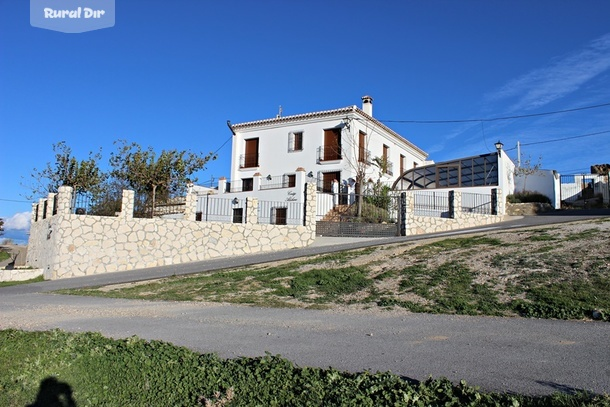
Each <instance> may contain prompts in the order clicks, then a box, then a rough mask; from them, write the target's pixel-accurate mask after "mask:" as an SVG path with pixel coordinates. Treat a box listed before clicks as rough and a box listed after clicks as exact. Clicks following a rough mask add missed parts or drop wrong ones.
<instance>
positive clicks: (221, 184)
mask: <svg viewBox="0 0 610 407" xmlns="http://www.w3.org/2000/svg"><path fill="white" fill-rule="evenodd" d="M225 192H227V179H226V178H225V177H220V178H218V194H219V195H222V194H224V193H225Z"/></svg>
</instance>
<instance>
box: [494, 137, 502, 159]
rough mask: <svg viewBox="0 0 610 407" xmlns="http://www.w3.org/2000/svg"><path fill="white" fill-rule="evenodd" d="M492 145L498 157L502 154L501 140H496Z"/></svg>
mask: <svg viewBox="0 0 610 407" xmlns="http://www.w3.org/2000/svg"><path fill="white" fill-rule="evenodd" d="M494 146H496V150H497V151H498V157H500V156H501V155H502V147H504V144H502V142H501V141H500V140H498V141H496V143H495V144H494Z"/></svg>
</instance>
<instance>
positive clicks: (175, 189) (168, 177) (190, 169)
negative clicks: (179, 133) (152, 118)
mask: <svg viewBox="0 0 610 407" xmlns="http://www.w3.org/2000/svg"><path fill="white" fill-rule="evenodd" d="M115 145H117V146H118V147H117V152H116V153H113V154H111V157H110V165H111V166H112V168H113V169H112V172H111V175H112V176H113V177H114V178H116V179H117V180H121V181H124V182H126V183H127V185H128V186H129V187H131V188H132V189H133V190H134V191H136V192H139V193H150V194H151V206H152V213H154V208H155V201H156V199H157V195H159V194H165V195H166V196H170V195H175V194H178V193H182V192H184V191H185V189H186V187H187V185H189V184H190V183H194V182H197V178H194V177H192V174H193V173H195V172H197V171H200V170H203V169H204V168H205V166H206V164H207V163H208V161H210V160H215V159H216V155H214V154H213V153H209V154H208V155H205V156H204V155H202V154H195V153H192V152H187V151H178V150H175V149H173V150H163V151H161V153H160V154H158V155H157V153H155V151H154V150H153V149H152V147H148V149H146V150H144V149H142V147H141V146H140V145H138V144H136V143H131V144H129V143H127V142H126V141H125V140H118V141H116V142H115Z"/></svg>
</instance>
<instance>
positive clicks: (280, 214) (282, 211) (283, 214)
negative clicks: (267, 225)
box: [271, 208, 288, 225]
mask: <svg viewBox="0 0 610 407" xmlns="http://www.w3.org/2000/svg"><path fill="white" fill-rule="evenodd" d="M287 215H288V208H272V210H271V223H272V224H274V225H286V220H287Z"/></svg>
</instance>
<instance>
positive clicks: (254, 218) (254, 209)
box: [246, 197, 258, 225]
mask: <svg viewBox="0 0 610 407" xmlns="http://www.w3.org/2000/svg"><path fill="white" fill-rule="evenodd" d="M246 223H247V224H248V225H256V224H258V199H257V198H252V197H247V198H246Z"/></svg>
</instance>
